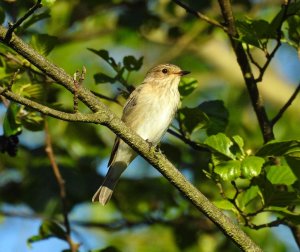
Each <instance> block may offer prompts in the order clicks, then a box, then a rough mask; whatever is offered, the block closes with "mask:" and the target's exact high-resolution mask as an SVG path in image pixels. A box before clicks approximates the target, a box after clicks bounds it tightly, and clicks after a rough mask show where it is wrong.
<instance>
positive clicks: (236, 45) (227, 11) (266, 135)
mask: <svg viewBox="0 0 300 252" xmlns="http://www.w3.org/2000/svg"><path fill="white" fill-rule="evenodd" d="M218 1H219V5H220V8H221V12H222V15H223V18H224V21H225V23H226V25H227V28H228V36H229V38H230V41H231V44H232V47H233V50H234V52H235V55H236V57H237V62H238V64H239V66H240V68H241V71H242V74H243V77H244V81H245V84H246V87H247V89H248V93H249V96H250V100H251V104H252V107H253V109H254V111H255V114H256V117H257V119H258V123H259V127H260V130H261V133H262V135H263V139H264V142H265V143H266V142H268V141H270V140H273V139H274V132H273V128H272V125H271V122H270V120H269V118H268V115H267V112H266V109H265V106H264V102H263V100H262V97H261V95H260V93H259V90H258V87H257V81H256V80H255V78H254V75H253V72H252V69H251V66H250V62H249V61H248V57H247V54H246V52H245V50H244V48H243V46H242V44H241V43H240V42H239V41H238V40H237V39H236V38H238V36H239V34H238V32H237V29H236V26H235V20H234V16H233V12H232V8H231V2H230V0H218Z"/></svg>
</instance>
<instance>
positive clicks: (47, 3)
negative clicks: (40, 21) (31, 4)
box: [42, 0, 56, 7]
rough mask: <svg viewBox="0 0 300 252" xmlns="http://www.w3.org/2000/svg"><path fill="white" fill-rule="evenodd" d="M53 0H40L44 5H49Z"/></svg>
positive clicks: (54, 0)
mask: <svg viewBox="0 0 300 252" xmlns="http://www.w3.org/2000/svg"><path fill="white" fill-rule="evenodd" d="M55 2H56V0H42V5H43V6H46V7H51V6H52V5H53V4H54V3H55Z"/></svg>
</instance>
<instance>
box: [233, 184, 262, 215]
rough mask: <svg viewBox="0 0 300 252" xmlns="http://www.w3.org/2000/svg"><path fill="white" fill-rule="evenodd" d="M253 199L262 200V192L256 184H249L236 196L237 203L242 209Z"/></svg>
mask: <svg viewBox="0 0 300 252" xmlns="http://www.w3.org/2000/svg"><path fill="white" fill-rule="evenodd" d="M255 199H259V200H260V201H261V204H262V203H263V202H262V194H261V192H260V189H259V187H258V186H251V187H250V188H249V189H247V190H246V191H244V192H242V193H240V194H239V196H238V204H239V207H240V208H241V209H242V210H245V209H246V208H247V206H248V205H249V204H251V202H253V201H254V200H255Z"/></svg>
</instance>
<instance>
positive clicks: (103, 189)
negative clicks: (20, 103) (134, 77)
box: [92, 64, 190, 205]
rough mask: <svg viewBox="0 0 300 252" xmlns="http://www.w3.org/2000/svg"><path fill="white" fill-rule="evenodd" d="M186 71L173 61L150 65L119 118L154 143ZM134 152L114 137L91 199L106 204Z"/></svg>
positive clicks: (176, 100)
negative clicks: (98, 184)
mask: <svg viewBox="0 0 300 252" xmlns="http://www.w3.org/2000/svg"><path fill="white" fill-rule="evenodd" d="M189 73H190V72H189V71H184V70H181V68H180V67H178V66H176V65H173V64H160V65H157V66H155V67H153V68H151V69H150V70H149V71H148V72H147V73H146V76H145V79H144V81H143V82H142V84H141V85H139V86H138V87H137V88H136V89H135V90H134V91H133V92H132V93H131V94H130V96H129V98H128V99H127V101H126V103H125V105H124V108H123V114H122V118H121V120H122V121H123V122H124V123H125V124H126V125H127V126H128V127H130V128H131V129H132V130H134V131H135V132H136V133H137V134H138V135H139V136H140V137H142V138H143V139H144V140H146V141H147V142H149V143H151V145H153V146H156V145H157V144H158V143H159V142H160V140H161V138H162V137H163V135H164V134H165V132H166V131H167V129H168V127H169V125H170V124H171V122H172V120H173V118H174V116H175V113H176V111H177V109H178V107H179V104H180V94H179V91H178V85H179V82H180V79H181V77H182V76H184V75H186V74H189ZM136 156H137V153H136V152H135V151H134V150H132V149H131V147H129V146H128V145H127V144H126V143H125V142H124V141H123V140H122V139H120V138H119V137H116V139H115V142H114V146H113V149H112V152H111V156H110V159H109V162H108V172H107V174H106V176H105V178H104V181H103V183H102V185H101V186H100V187H99V189H98V190H97V191H96V193H95V194H94V196H93V198H92V202H100V204H102V205H105V204H107V202H108V201H109V200H110V198H111V196H112V194H113V191H114V188H115V186H116V184H117V182H118V180H119V178H120V176H121V174H122V173H123V171H124V170H125V169H126V168H127V167H128V166H129V164H130V163H131V162H132V161H133V160H134V159H135V158H136Z"/></svg>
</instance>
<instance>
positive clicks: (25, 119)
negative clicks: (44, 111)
mask: <svg viewBox="0 0 300 252" xmlns="http://www.w3.org/2000/svg"><path fill="white" fill-rule="evenodd" d="M21 123H22V125H23V126H24V127H25V128H26V129H29V130H31V131H40V130H43V129H44V118H43V117H42V116H41V115H40V113H39V112H36V111H31V112H28V113H27V114H26V115H25V116H22V117H21Z"/></svg>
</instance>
